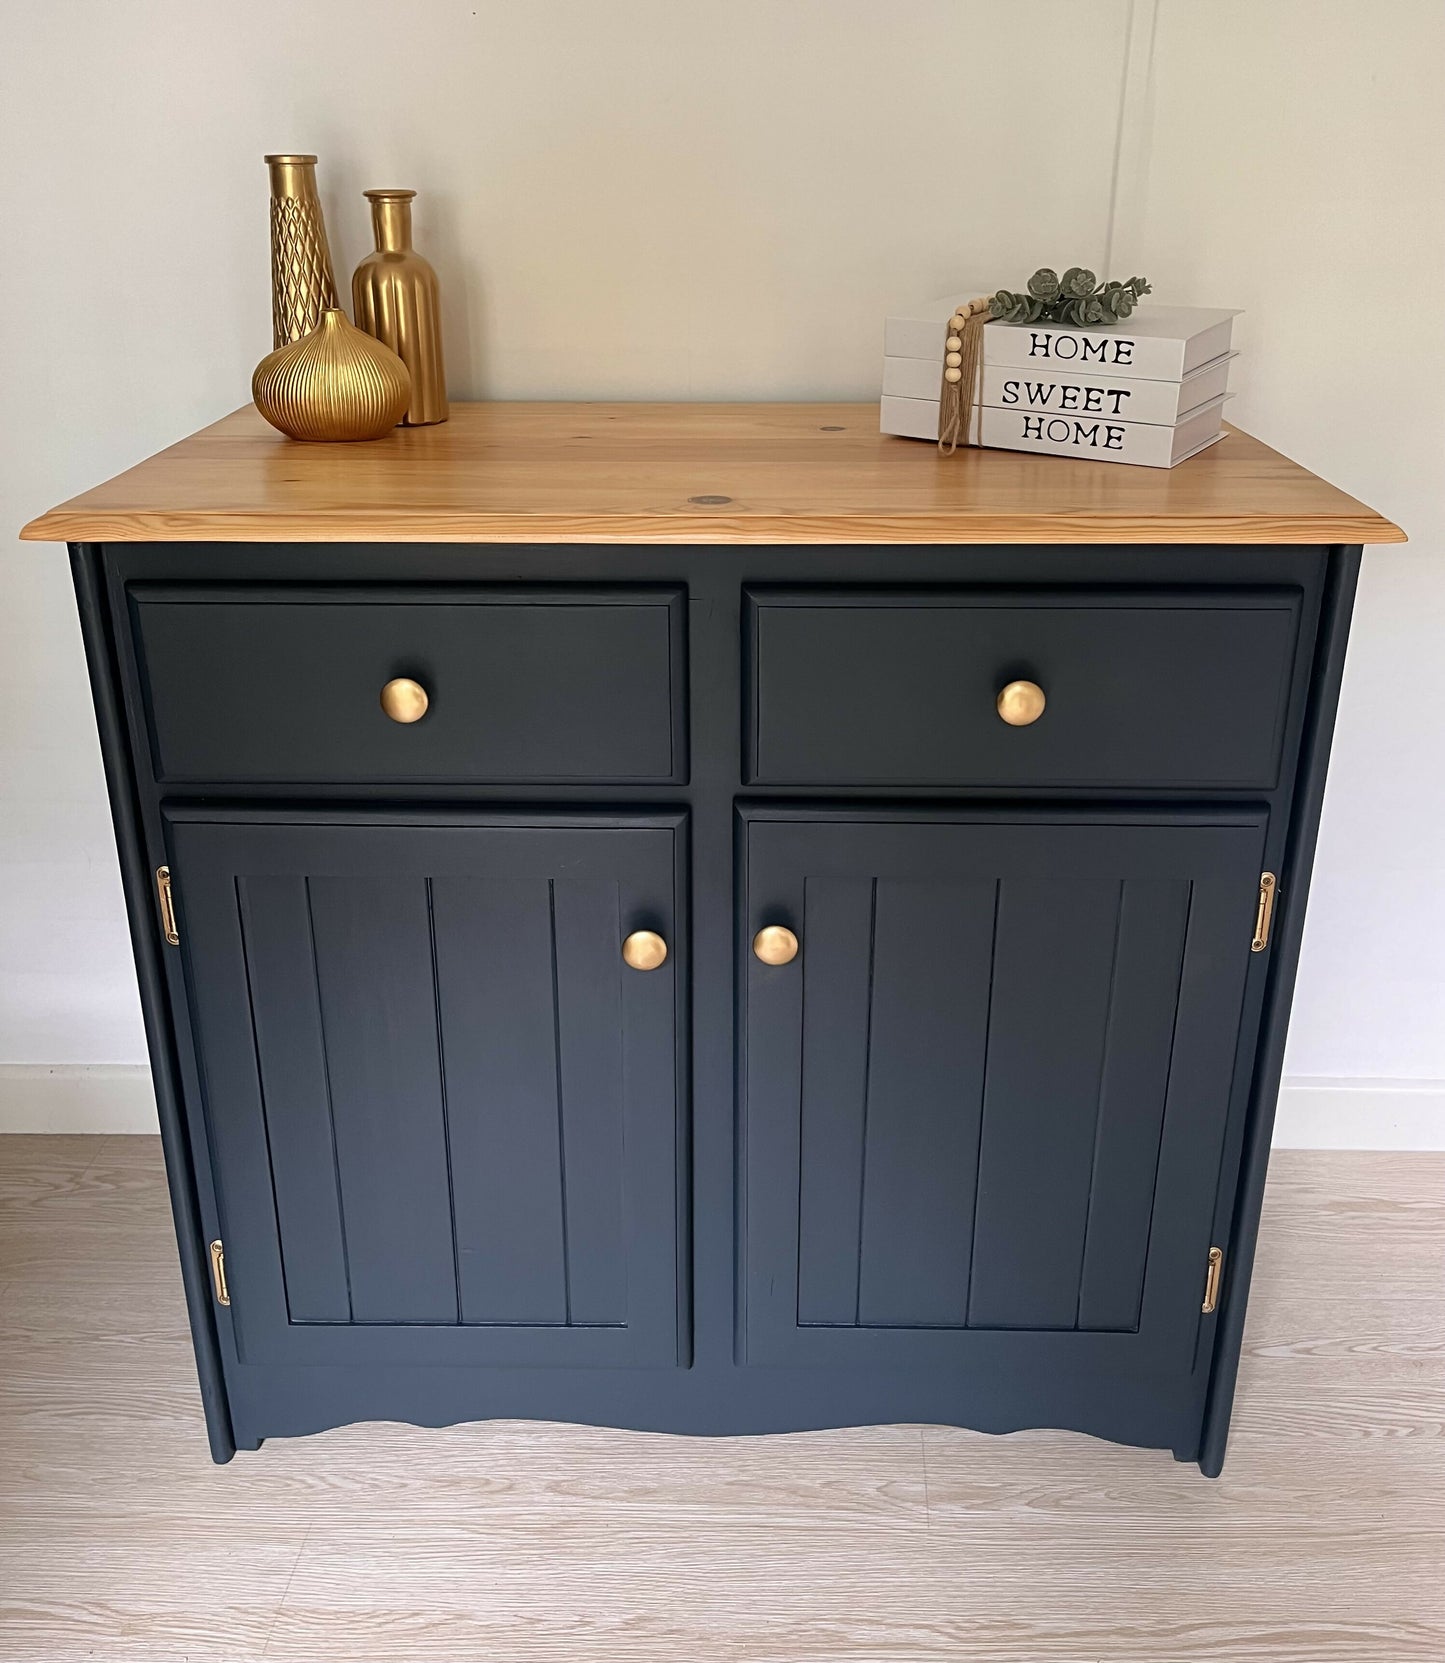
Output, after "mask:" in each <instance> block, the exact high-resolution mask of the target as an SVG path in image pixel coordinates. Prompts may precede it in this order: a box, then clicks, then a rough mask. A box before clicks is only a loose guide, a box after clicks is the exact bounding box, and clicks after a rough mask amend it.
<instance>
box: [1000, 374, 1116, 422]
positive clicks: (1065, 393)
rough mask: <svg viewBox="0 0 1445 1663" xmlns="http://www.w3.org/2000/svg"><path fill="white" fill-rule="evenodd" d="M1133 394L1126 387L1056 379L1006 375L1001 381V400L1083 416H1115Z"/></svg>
mask: <svg viewBox="0 0 1445 1663" xmlns="http://www.w3.org/2000/svg"><path fill="white" fill-rule="evenodd" d="M1133 396H1134V395H1133V393H1131V392H1130V391H1129V389H1128V388H1127V387H1075V386H1072V385H1070V384H1068V383H1062V384H1061V383H1059V382H1057V381H1020V380H1017V379H1015V378H1014V377H1013V376H1010V377H1009V379H1008V380H1007V381H1005V382H1004V384H1003V399H1002V402H1003V403H1004V404H1027V405H1032V406H1033V407H1034V408H1035V409H1043V410H1049V409H1054V410H1078V411H1080V412H1082V414H1084V415H1086V416H1095V415H1103V416H1119V415H1122V414H1123V413H1124V405H1125V403H1126V402H1127V401H1128V400H1129V399H1131V398H1132V397H1133Z"/></svg>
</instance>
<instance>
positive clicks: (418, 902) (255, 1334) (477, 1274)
mask: <svg viewBox="0 0 1445 1663" xmlns="http://www.w3.org/2000/svg"><path fill="white" fill-rule="evenodd" d="M389 821H390V822H391V823H388V822H389ZM402 822H404V823H402ZM681 825H682V822H681V819H680V817H678V816H675V815H674V816H651V817H628V816H617V815H612V816H607V817H593V818H590V819H589V818H587V817H577V816H545V815H538V816H532V817H530V819H529V818H528V817H525V816H505V815H492V816H488V815H486V814H483V813H476V814H450V815H440V816H439V815H427V814H425V813H414V814H410V815H406V814H401V815H392V816H388V815H387V814H385V813H377V814H366V813H359V812H353V813H349V814H348V813H345V812H339V813H337V814H335V815H332V816H329V817H325V816H323V817H318V818H316V819H313V820H312V821H311V822H310V823H308V822H307V820H306V818H305V817H299V818H290V817H287V816H285V815H281V814H274V815H273V814H268V813H266V812H264V811H261V812H255V813H238V814H237V815H235V816H234V817H230V818H228V817H227V816H226V815H225V814H224V813H214V814H212V813H207V812H206V811H190V812H189V813H187V812H186V811H173V812H172V813H171V814H170V815H168V833H167V835H168V844H169V847H170V852H171V856H172V861H173V865H174V869H175V872H176V874H177V881H176V888H177V897H178V906H179V911H180V928H181V939H182V952H183V955H184V965H185V974H186V979H187V983H188V987H189V993H190V997H191V999H192V1001H193V1004H194V1010H195V1030H196V1036H197V1051H198V1055H199V1061H200V1065H201V1069H200V1072H201V1077H202V1081H203V1092H204V1096H205V1115H206V1125H207V1131H208V1137H209V1140H210V1144H211V1149H212V1160H213V1166H214V1170H215V1176H216V1182H217V1191H218V1197H219V1204H220V1208H221V1214H222V1229H223V1235H224V1240H225V1248H226V1264H227V1272H228V1277H229V1281H230V1285H231V1288H232V1290H233V1292H234V1303H233V1304H232V1306H231V1307H230V1313H229V1314H230V1319H231V1321H232V1323H233V1324H234V1331H235V1336H236V1344H237V1350H238V1355H239V1356H240V1358H241V1360H242V1361H243V1362H257V1361H271V1362H278V1363H343V1362H344V1363H386V1362H400V1361H405V1362H409V1363H415V1362H426V1361H433V1362H451V1363H500V1364H509V1363H510V1364H526V1365H542V1366H546V1365H568V1364H571V1365H575V1366H584V1365H587V1366H591V1365H603V1366H606V1365H615V1364H644V1363H646V1364H667V1363H674V1364H675V1363H676V1362H677V1361H678V1359H679V1354H680V1345H681V1340H682V1338H683V1336H682V1334H681V1331H680V1325H679V1318H678V1309H679V1297H680V1278H679V1260H680V1251H679V1229H680V1219H681V1217H682V1209H681V1207H680V1201H679V1176H678V1159H679V1149H680V1147H681V1140H680V1132H679V1105H680V1103H681V1102H682V1095H681V1093H680V1091H679V1085H678V1080H679V1076H678V1061H679V1054H680V1053H679V1036H678V1026H677V1024H678V1012H679V1009H680V1008H681V1003H682V1002H681V1001H680V999H679V997H678V991H677V990H678V988H679V987H680V986H682V985H685V984H684V983H683V980H682V978H684V977H685V974H686V955H685V951H684V943H683V942H681V941H680V940H679V939H678V933H677V921H678V919H679V918H680V917H681V916H682V910H681V909H680V908H679V906H678V904H677V893H678V885H679V883H680V882H681V880H682V871H681V836H680V832H681ZM637 929H650V930H656V931H658V932H659V933H661V934H662V935H663V936H664V937H665V939H666V940H667V941H668V943H669V948H670V951H669V954H668V958H667V961H666V962H665V963H664V964H663V965H662V966H661V967H660V968H658V969H656V970H653V971H648V972H639V971H636V970H632V969H629V968H628V967H627V966H626V965H625V964H624V962H623V960H622V957H621V944H622V941H623V938H624V937H625V936H626V935H627V934H628V933H630V932H631V931H633V930H637Z"/></svg>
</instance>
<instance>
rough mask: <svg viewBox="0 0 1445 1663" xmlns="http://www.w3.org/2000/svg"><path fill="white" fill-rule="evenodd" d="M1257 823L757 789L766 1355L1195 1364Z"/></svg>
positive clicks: (756, 1283)
mask: <svg viewBox="0 0 1445 1663" xmlns="http://www.w3.org/2000/svg"><path fill="white" fill-rule="evenodd" d="M1263 833H1264V821H1263V816H1262V815H1261V814H1253V813H1248V814H1226V813H1219V814H1213V815H1210V814H1207V813H1206V814H1194V815H1191V814H1186V813H1182V812H1181V813H1179V814H1177V815H1175V814H1158V815H1153V816H1150V815H1144V814H1119V815H1114V816H1110V815H1109V814H1107V813H1104V812H1097V813H1084V812H1079V813H1059V814H1053V815H1050V814H1045V813H1039V814H1025V813H1016V814H1015V813H1007V812H994V813H989V812H966V811H958V812H948V813H933V812H926V811H919V812H915V813H910V812H909V811H907V810H900V811H896V812H893V813H883V812H879V813H877V814H868V813H861V814H852V813H841V812H840V813H837V814H829V813H826V812H822V813H820V812H816V811H813V812H810V811H808V810H799V811H796V812H794V811H790V810H774V809H769V808H758V809H755V810H751V811H748V812H746V813H745V814H744V815H743V818H742V826H741V836H742V840H743V848H744V865H745V886H744V895H743V901H742V920H741V923H742V929H741V932H740V934H741V939H740V941H739V956H740V962H741V964H742V965H743V967H744V968H743V970H742V978H743V982H744V999H745V1023H744V1030H743V1045H744V1056H743V1067H742V1078H743V1091H744V1125H743V1133H744V1181H745V1189H744V1200H743V1232H744V1264H745V1275H744V1284H743V1316H742V1324H741V1328H742V1335H741V1338H742V1344H743V1350H744V1354H745V1356H746V1359H747V1360H748V1361H749V1362H773V1363H831V1364H845V1363H846V1364H854V1365H860V1366H879V1367H910V1368H911V1367H919V1366H923V1367H926V1366H930V1365H938V1366H952V1365H961V1366H967V1367H970V1368H979V1369H986V1368H987V1367H988V1366H989V1365H990V1364H991V1363H993V1364H997V1365H998V1366H999V1368H1000V1369H1001V1370H1005V1371H1011V1370H1014V1369H1015V1368H1016V1366H1017V1365H1019V1364H1021V1363H1028V1364H1036V1365H1037V1366H1038V1367H1040V1368H1056V1367H1064V1368H1067V1367H1070V1366H1071V1365H1078V1366H1080V1367H1081V1368H1094V1367H1099V1368H1102V1369H1104V1370H1105V1371H1107V1369H1108V1368H1109V1366H1110V1365H1112V1364H1114V1363H1118V1364H1119V1365H1121V1366H1122V1367H1127V1368H1128V1370H1129V1371H1130V1374H1131V1377H1132V1378H1135V1379H1137V1378H1138V1377H1139V1371H1140V1370H1142V1369H1160V1370H1183V1371H1185V1372H1187V1371H1188V1370H1189V1369H1190V1368H1192V1366H1193V1357H1194V1350H1195V1346H1196V1342H1197V1340H1198V1335H1199V1324H1200V1321H1201V1310H1200V1306H1201V1295H1202V1292H1203V1287H1204V1279H1205V1269H1206V1261H1207V1256H1208V1251H1209V1247H1210V1228H1211V1218H1212V1214H1213V1205H1214V1199H1215V1194H1216V1189H1217V1186H1218V1182H1219V1170H1220V1158H1221V1150H1222V1146H1223V1139H1224V1132H1225V1125H1226V1120H1227V1117H1228V1113H1229V1105H1230V1099H1231V1093H1232V1088H1233V1081H1234V1074H1235V1053H1236V1047H1237V1045H1238V1043H1239V1038H1240V1032H1241V1023H1242V1021H1243V1020H1244V997H1245V990H1246V976H1247V972H1248V968H1249V965H1250V962H1251V954H1250V940H1251V934H1252V930H1253V924H1254V910H1255V905H1256V901H1257V896H1258V883H1259V871H1260V858H1261V852H1262V847H1263ZM766 924H782V925H785V926H786V927H788V928H790V929H791V930H793V931H794V933H795V934H796V935H797V937H798V939H799V942H800V944H801V945H800V950H799V952H798V955H797V957H796V958H795V959H793V961H792V962H791V963H789V964H784V965H769V964H764V963H761V962H759V961H758V959H757V958H756V957H755V956H754V954H753V953H752V952H751V951H750V943H751V940H752V936H753V935H754V933H755V932H756V931H757V930H758V929H759V928H760V927H761V926H763V925H766ZM1014 1377H1015V1378H1017V1375H1015V1376H1014Z"/></svg>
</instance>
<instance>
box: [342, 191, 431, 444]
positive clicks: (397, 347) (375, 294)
mask: <svg viewBox="0 0 1445 1663" xmlns="http://www.w3.org/2000/svg"><path fill="white" fill-rule="evenodd" d="M363 195H364V196H365V197H366V199H367V201H368V202H370V204H371V228H372V231H373V232H374V233H375V236H376V251H375V252H374V253H372V254H368V255H367V256H366V258H365V259H364V260H363V261H362V262H361V264H360V265H359V266H358V267H357V268H356V271H355V273H354V274H353V275H352V279H351V304H352V310H353V311H354V312H355V314H356V323H357V327H358V328H360V329H364V330H366V332H367V333H368V334H369V335H375V336H376V338H377V340H379V341H384V342H385V343H386V345H387V346H389V347H390V348H391V350H392V351H393V352H394V353H395V354H396V355H397V357H398V358H400V359H401V361H402V362H403V363H404V364H405V365H406V367H407V369H408V370H410V371H411V403H410V404H409V405H408V406H407V412H406V415H405V417H404V418H403V420H404V421H405V423H406V425H407V426H408V427H421V426H424V425H425V424H426V423H428V422H444V421H445V420H446V419H447V378H446V370H445V368H444V367H443V364H442V326H441V305H440V299H439V296H438V292H437V274H436V273H435V272H434V271H433V270H432V268H431V266H430V265H428V263H427V262H426V261H425V260H423V259H422V257H421V255H420V254H418V253H417V252H416V250H415V249H414V248H413V247H412V246H411V204H412V198H413V197H414V196H415V195H416V192H415V191H393V190H388V191H365V192H363Z"/></svg>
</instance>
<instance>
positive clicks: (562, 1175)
mask: <svg viewBox="0 0 1445 1663" xmlns="http://www.w3.org/2000/svg"><path fill="white" fill-rule="evenodd" d="M547 927H548V931H549V934H550V937H551V955H552V1066H553V1068H554V1070H555V1071H556V1079H557V1183H558V1188H559V1190H560V1205H561V1225H562V1320H563V1321H564V1323H565V1324H566V1325H567V1327H569V1328H570V1327H571V1326H572V1253H571V1246H570V1243H569V1241H568V1231H567V1113H566V1106H565V1103H564V1100H563V1096H562V996H561V993H560V990H559V988H558V982H557V880H556V879H555V878H548V879H547Z"/></svg>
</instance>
